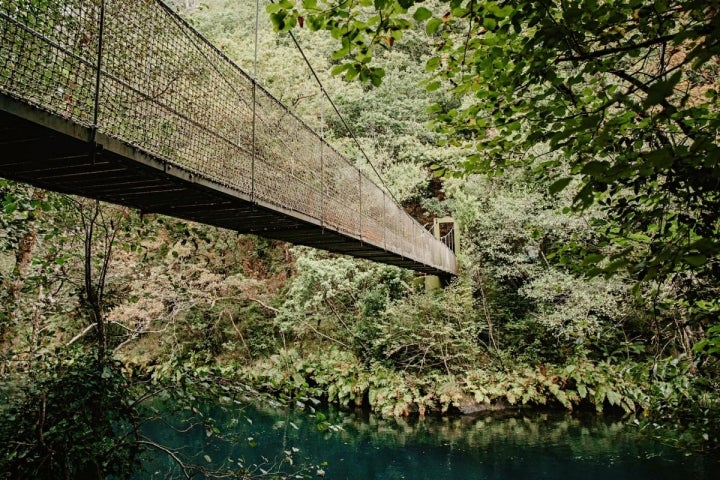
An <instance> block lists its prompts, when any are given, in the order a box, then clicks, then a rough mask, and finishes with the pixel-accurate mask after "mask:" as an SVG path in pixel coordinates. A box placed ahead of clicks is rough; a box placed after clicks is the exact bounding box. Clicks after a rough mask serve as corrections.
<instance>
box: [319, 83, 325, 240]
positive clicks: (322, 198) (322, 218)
mask: <svg viewBox="0 0 720 480" xmlns="http://www.w3.org/2000/svg"><path fill="white" fill-rule="evenodd" d="M320 92H321V93H322V86H321V87H320ZM322 105H323V103H322V97H321V98H320V226H321V227H322V228H323V229H324V228H325V158H324V155H323V154H324V152H323V147H324V146H325V118H324V116H323V107H322Z"/></svg>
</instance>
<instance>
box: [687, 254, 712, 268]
mask: <svg viewBox="0 0 720 480" xmlns="http://www.w3.org/2000/svg"><path fill="white" fill-rule="evenodd" d="M683 261H684V262H685V263H687V264H688V265H691V266H693V267H702V266H703V265H705V264H706V263H707V261H708V259H707V257H706V256H705V255H686V256H684V257H683Z"/></svg>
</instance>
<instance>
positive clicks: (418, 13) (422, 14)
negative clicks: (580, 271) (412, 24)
mask: <svg viewBox="0 0 720 480" xmlns="http://www.w3.org/2000/svg"><path fill="white" fill-rule="evenodd" d="M430 17H432V12H431V11H430V10H428V9H427V8H425V7H420V8H418V9H417V10H415V13H413V18H414V19H415V20H417V21H418V22H422V21H423V20H427V19H428V18H430Z"/></svg>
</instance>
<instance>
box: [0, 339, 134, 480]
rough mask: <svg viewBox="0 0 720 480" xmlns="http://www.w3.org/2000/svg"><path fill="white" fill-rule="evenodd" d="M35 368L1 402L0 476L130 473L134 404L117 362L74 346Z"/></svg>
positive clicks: (89, 476)
mask: <svg viewBox="0 0 720 480" xmlns="http://www.w3.org/2000/svg"><path fill="white" fill-rule="evenodd" d="M35 375H36V377H35V378H34V379H31V381H30V383H29V384H28V385H25V386H22V387H21V388H20V389H19V390H18V391H16V392H15V394H14V395H13V397H12V398H11V399H10V402H9V404H8V405H7V407H6V408H3V409H2V410H0V418H1V419H2V421H0V445H2V446H1V447H0V472H2V473H0V478H6V479H15V478H35V479H53V480H55V479H58V478H87V479H93V478H94V479H98V480H99V479H103V478H106V477H107V476H108V475H113V476H115V477H116V478H120V479H122V478H130V476H131V474H132V472H133V468H134V466H135V463H136V460H137V458H138V454H139V445H138V444H137V443H136V442H134V441H133V437H134V436H135V435H136V433H137V430H136V428H137V412H136V410H135V408H134V407H133V405H132V401H131V398H130V394H129V391H128V381H127V379H126V378H125V375H124V374H123V371H122V369H121V366H120V365H119V364H118V363H115V362H112V361H109V360H101V359H98V357H97V356H96V355H94V354H90V353H87V352H84V351H82V350H72V351H69V352H62V353H60V354H59V355H58V356H57V357H52V358H51V359H49V360H47V361H44V362H43V363H42V364H41V365H39V366H38V368H37V370H36V371H35Z"/></svg>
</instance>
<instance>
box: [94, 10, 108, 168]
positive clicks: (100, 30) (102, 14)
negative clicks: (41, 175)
mask: <svg viewBox="0 0 720 480" xmlns="http://www.w3.org/2000/svg"><path fill="white" fill-rule="evenodd" d="M104 30H105V0H101V2H100V25H99V26H98V45H97V57H98V58H97V72H95V105H94V110H93V123H92V130H91V132H92V133H91V135H92V138H91V139H90V141H91V143H92V163H93V164H95V155H96V150H97V148H96V146H95V139H96V137H97V130H98V120H99V118H100V78H101V70H102V55H103V34H104Z"/></svg>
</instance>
